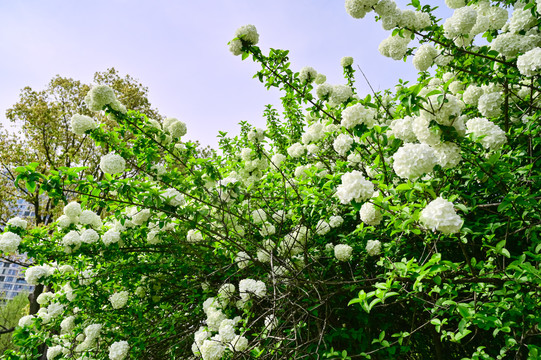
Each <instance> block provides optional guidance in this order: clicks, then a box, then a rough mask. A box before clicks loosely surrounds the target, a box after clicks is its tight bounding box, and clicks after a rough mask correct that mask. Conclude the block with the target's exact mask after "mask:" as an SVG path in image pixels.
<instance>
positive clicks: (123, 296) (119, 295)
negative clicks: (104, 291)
mask: <svg viewBox="0 0 541 360" xmlns="http://www.w3.org/2000/svg"><path fill="white" fill-rule="evenodd" d="M128 296H129V293H128V292H127V291H121V292H116V293H114V294H113V295H111V296H110V297H109V301H110V302H111V305H112V306H113V309H122V308H123V307H124V306H125V305H126V303H127V302H128Z"/></svg>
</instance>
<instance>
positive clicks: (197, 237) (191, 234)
mask: <svg viewBox="0 0 541 360" xmlns="http://www.w3.org/2000/svg"><path fill="white" fill-rule="evenodd" d="M186 240H187V241H188V242H190V243H197V242H200V241H203V235H202V234H201V232H200V231H199V230H195V229H192V230H188V234H187V235H186Z"/></svg>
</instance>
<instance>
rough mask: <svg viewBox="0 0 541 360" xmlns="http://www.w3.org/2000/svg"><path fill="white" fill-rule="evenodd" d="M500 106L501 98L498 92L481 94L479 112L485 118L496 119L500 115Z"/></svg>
mask: <svg viewBox="0 0 541 360" xmlns="http://www.w3.org/2000/svg"><path fill="white" fill-rule="evenodd" d="M502 104H503V97H502V96H501V94H500V93H499V92H492V93H488V94H483V95H481V97H479V101H478V108H479V112H480V113H481V115H483V116H484V117H487V118H494V117H498V116H500V115H501V113H502V109H501V105H502Z"/></svg>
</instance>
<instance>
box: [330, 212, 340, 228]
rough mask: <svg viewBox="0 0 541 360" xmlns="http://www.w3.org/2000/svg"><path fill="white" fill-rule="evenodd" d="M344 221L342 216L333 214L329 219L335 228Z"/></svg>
mask: <svg viewBox="0 0 541 360" xmlns="http://www.w3.org/2000/svg"><path fill="white" fill-rule="evenodd" d="M343 223H344V219H343V218H342V217H341V216H338V215H336V216H331V218H330V219H329V225H330V226H331V227H333V228H337V227H339V226H340V225H342V224H343Z"/></svg>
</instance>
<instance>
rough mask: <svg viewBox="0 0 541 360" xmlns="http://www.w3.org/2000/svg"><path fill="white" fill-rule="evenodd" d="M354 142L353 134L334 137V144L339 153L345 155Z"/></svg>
mask: <svg viewBox="0 0 541 360" xmlns="http://www.w3.org/2000/svg"><path fill="white" fill-rule="evenodd" d="M352 144H353V138H352V137H351V136H349V135H346V134H340V135H338V137H337V138H336V139H334V142H333V144H332V146H333V148H334V150H335V151H336V152H337V153H338V154H340V155H342V156H345V155H346V154H347V152H348V151H349V149H351V145H352Z"/></svg>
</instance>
